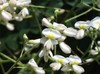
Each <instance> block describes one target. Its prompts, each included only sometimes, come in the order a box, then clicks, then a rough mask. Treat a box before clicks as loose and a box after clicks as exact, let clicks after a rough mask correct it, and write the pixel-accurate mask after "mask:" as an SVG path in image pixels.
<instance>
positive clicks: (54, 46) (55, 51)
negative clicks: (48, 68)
mask: <svg viewBox="0 0 100 74" xmlns="http://www.w3.org/2000/svg"><path fill="white" fill-rule="evenodd" d="M56 52H57V51H56V45H55V46H54V55H56Z"/></svg>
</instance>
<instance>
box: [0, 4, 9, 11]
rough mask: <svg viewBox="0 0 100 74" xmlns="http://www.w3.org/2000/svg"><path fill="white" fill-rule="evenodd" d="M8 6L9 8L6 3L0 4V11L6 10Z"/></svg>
mask: <svg viewBox="0 0 100 74" xmlns="http://www.w3.org/2000/svg"><path fill="white" fill-rule="evenodd" d="M8 6H9V3H7V2H2V3H1V5H0V10H4V9H6V8H7V7H8Z"/></svg>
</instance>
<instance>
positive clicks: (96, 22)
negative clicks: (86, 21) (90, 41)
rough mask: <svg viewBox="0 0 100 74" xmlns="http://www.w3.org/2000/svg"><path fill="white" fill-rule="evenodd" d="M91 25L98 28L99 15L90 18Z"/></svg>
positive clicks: (99, 24) (99, 26)
mask: <svg viewBox="0 0 100 74" xmlns="http://www.w3.org/2000/svg"><path fill="white" fill-rule="evenodd" d="M90 24H91V26H92V27H93V28H95V29H100V17H99V16H97V17H95V18H94V19H92V20H91V23H90Z"/></svg>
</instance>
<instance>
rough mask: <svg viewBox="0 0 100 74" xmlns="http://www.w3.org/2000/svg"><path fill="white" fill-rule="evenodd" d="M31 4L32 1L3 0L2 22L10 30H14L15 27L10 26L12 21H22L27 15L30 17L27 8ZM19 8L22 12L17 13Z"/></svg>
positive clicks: (0, 4) (0, 7)
mask: <svg viewBox="0 0 100 74" xmlns="http://www.w3.org/2000/svg"><path fill="white" fill-rule="evenodd" d="M30 3H31V0H1V1H0V11H1V13H0V15H1V18H0V20H1V21H3V23H2V24H4V25H5V26H6V27H7V28H8V29H9V30H11V31H12V30H14V25H13V24H9V21H11V20H17V21H22V20H23V18H25V17H26V16H27V15H29V11H28V9H27V6H28V5H29V4H30ZM17 7H21V9H22V10H21V11H20V12H19V13H16V9H17Z"/></svg>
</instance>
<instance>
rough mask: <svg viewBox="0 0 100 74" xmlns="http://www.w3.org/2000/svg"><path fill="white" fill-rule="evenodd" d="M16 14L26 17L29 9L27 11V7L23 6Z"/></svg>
mask: <svg viewBox="0 0 100 74" xmlns="http://www.w3.org/2000/svg"><path fill="white" fill-rule="evenodd" d="M18 15H20V16H22V17H26V16H27V15H29V11H28V9H27V8H26V7H25V8H23V9H22V10H21V11H20V12H19V14H18Z"/></svg>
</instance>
